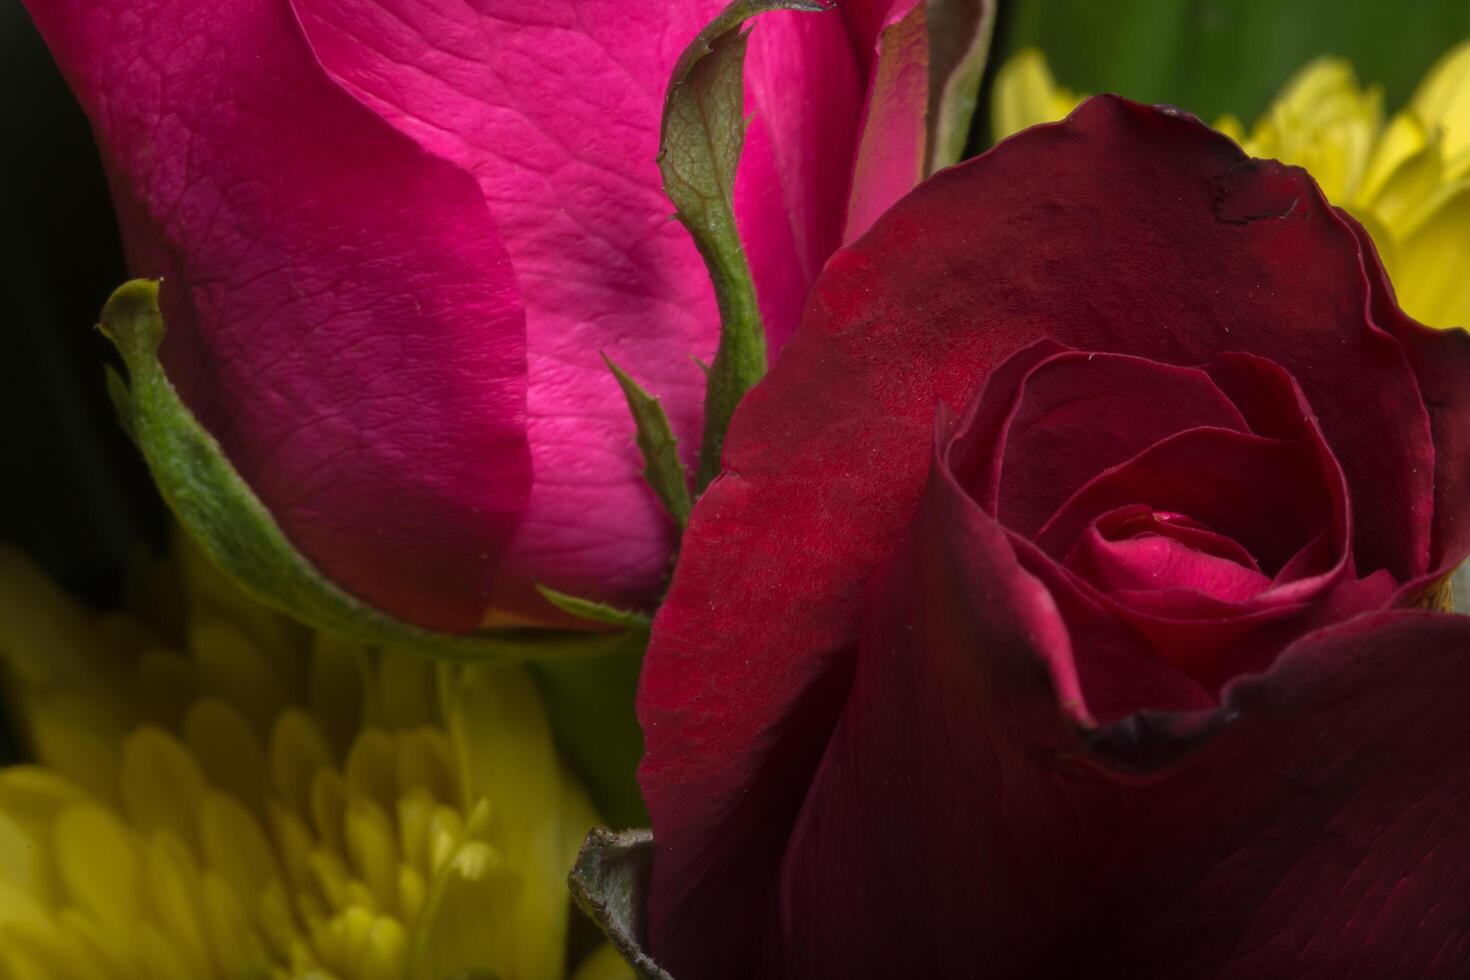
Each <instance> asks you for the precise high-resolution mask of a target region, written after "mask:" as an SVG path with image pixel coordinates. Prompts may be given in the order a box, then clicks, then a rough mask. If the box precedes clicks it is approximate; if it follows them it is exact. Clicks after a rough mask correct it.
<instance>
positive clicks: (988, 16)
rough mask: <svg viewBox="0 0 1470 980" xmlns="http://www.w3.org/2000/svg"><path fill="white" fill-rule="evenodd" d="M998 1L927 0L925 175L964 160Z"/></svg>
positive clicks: (925, 13) (925, 12)
mask: <svg viewBox="0 0 1470 980" xmlns="http://www.w3.org/2000/svg"><path fill="white" fill-rule="evenodd" d="M995 7H996V0H928V3H927V5H926V7H925V11H924V15H925V19H926V24H927V27H928V33H929V110H928V115H929V129H928V142H927V144H926V147H925V161H924V173H925V175H928V174H932V173H934V172H935V171H936V170H941V169H943V168H944V167H947V166H949V165H950V164H952V163H958V162H959V161H960V160H961V159H962V158H963V157H964V155H965V142H966V139H967V138H968V136H969V133H970V120H971V118H972V117H973V116H974V114H975V103H976V100H977V98H978V96H979V90H980V77H981V76H982V75H983V74H984V73H985V63H986V56H987V55H988V54H989V52H990V38H991V34H992V32H993V31H994V29H995Z"/></svg>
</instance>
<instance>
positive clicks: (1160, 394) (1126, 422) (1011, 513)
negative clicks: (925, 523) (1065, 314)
mask: <svg viewBox="0 0 1470 980" xmlns="http://www.w3.org/2000/svg"><path fill="white" fill-rule="evenodd" d="M1198 426H1214V427H1218V428H1223V429H1234V430H1236V431H1240V432H1244V431H1246V423H1245V419H1244V418H1242V416H1241V414H1240V412H1239V411H1238V410H1237V409H1236V407H1235V406H1234V405H1233V404H1232V403H1231V401H1230V399H1229V398H1227V397H1226V396H1225V394H1224V393H1223V392H1222V391H1220V389H1219V388H1218V387H1216V386H1215V383H1214V381H1213V380H1212V379H1211V378H1210V376H1209V375H1208V374H1207V373H1205V372H1204V371H1202V370H1200V369H1199V368H1192V367H1176V366H1174V365H1170V364H1160V363H1158V362H1156V361H1150V360H1147V359H1145V358H1141V357H1130V356H1127V355H1123V354H1105V353H1093V352H1083V351H1066V352H1063V353H1059V354H1056V355H1054V356H1053V357H1050V358H1048V359H1047V360H1045V361H1043V362H1042V363H1040V364H1038V365H1036V366H1035V367H1034V368H1032V370H1031V372H1030V373H1029V374H1028V375H1027V376H1026V380H1025V381H1024V382H1023V387H1022V390H1021V392H1020V396H1019V401H1018V403H1017V404H1016V406H1015V408H1014V410H1013V413H1012V416H1011V419H1010V422H1009V424H1008V425H1007V427H1006V434H1005V437H1004V438H1005V446H1004V451H1003V453H1002V454H1001V456H1000V458H999V460H998V462H999V464H1000V467H1001V477H1000V487H999V499H998V508H997V512H996V516H997V517H998V518H999V519H1000V522H1001V523H1002V524H1004V525H1006V526H1007V527H1009V528H1012V529H1013V530H1016V531H1019V532H1020V533H1022V534H1028V535H1029V534H1034V533H1035V532H1036V531H1037V530H1038V529H1039V528H1040V527H1041V526H1042V524H1044V523H1045V522H1046V520H1047V518H1048V517H1049V516H1050V515H1052V514H1053V513H1055V512H1056V510H1057V508H1058V507H1060V506H1061V504H1062V503H1063V502H1064V501H1065V500H1066V499H1067V498H1068V497H1069V496H1071V495H1072V494H1073V493H1074V492H1075V491H1076V490H1078V489H1079V488H1080V487H1081V486H1082V485H1083V484H1084V483H1086V482H1087V481H1088V480H1089V479H1091V478H1092V477H1093V476H1095V475H1096V474H1097V473H1099V472H1101V471H1102V470H1105V469H1107V468H1108V467H1111V466H1115V465H1117V464H1119V463H1122V462H1124V461H1125V460H1127V459H1129V458H1130V457H1132V456H1135V455H1137V454H1138V453H1140V452H1142V451H1143V450H1145V449H1147V448H1148V447H1149V446H1151V445H1153V444H1154V443H1156V442H1158V441H1159V440H1160V439H1163V438H1165V437H1167V436H1170V435H1173V434H1174V433H1177V432H1179V431H1180V430H1181V429H1185V428H1194V427H1198ZM1079 432H1086V433H1087V435H1086V437H1085V438H1079V437H1078V433H1079Z"/></svg>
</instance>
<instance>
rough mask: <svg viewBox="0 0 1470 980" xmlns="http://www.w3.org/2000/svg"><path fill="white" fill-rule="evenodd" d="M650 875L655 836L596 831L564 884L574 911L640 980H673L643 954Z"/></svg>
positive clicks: (606, 830)
mask: <svg viewBox="0 0 1470 980" xmlns="http://www.w3.org/2000/svg"><path fill="white" fill-rule="evenodd" d="M652 870H653V833H652V832H651V831H648V830H628V831H622V832H616V833H615V832H613V831H610V830H608V829H607V828H605V827H597V828H595V829H594V830H593V831H592V833H590V834H588V835H587V840H586V841H585V842H583V844H582V851H581V853H580V854H578V855H577V864H576V866H575V867H573V868H572V873H571V875H570V876H569V877H568V878H567V884H568V886H569V887H570V888H571V890H572V898H573V899H575V900H576V902H577V905H578V907H580V908H581V909H582V911H583V912H585V913H587V917H588V918H590V919H591V920H592V921H593V922H594V923H596V924H597V927H598V928H599V929H601V930H602V932H603V935H605V936H607V938H608V940H609V941H610V942H611V943H612V944H613V946H614V947H616V948H617V951H618V952H619V953H621V954H622V957H623V959H624V960H626V961H627V963H628V965H629V966H631V967H632V968H633V974H634V976H636V977H637V978H638V980H673V977H672V976H670V975H669V973H668V971H667V970H665V969H663V968H662V967H660V966H659V965H658V964H657V963H655V962H654V960H653V957H652V956H649V955H648V953H647V952H646V951H645V950H644V949H643V941H644V940H643V935H644V908H645V905H646V903H647V900H648V878H649V875H650V873H651V872H652Z"/></svg>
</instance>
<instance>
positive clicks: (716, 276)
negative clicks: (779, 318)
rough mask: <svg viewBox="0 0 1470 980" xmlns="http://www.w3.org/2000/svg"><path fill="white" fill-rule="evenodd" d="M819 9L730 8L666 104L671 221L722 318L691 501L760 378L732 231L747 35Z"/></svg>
mask: <svg viewBox="0 0 1470 980" xmlns="http://www.w3.org/2000/svg"><path fill="white" fill-rule="evenodd" d="M826 9H828V6H827V5H826V4H823V3H818V2H815V0H734V2H733V3H731V4H730V5H729V6H728V7H726V8H725V9H724V11H722V12H721V13H720V15H719V16H718V17H716V18H715V19H714V20H713V21H711V22H710V23H709V24H708V25H707V26H706V27H705V28H704V30H702V31H700V32H699V34H698V35H697V36H696V37H695V38H694V40H693V42H691V43H690V45H689V47H688V48H686V49H685V50H684V53H683V54H682V55H681V56H680V57H679V61H678V63H677V64H676V65H675V66H674V74H673V77H672V78H671V79H670V81H669V88H668V92H667V94H666V95H665V98H664V117H663V130H662V139H661V142H660V146H659V154H658V165H659V170H660V171H662V173H663V178H664V193H666V194H667V195H668V196H669V200H671V201H673V202H674V205H675V207H677V208H678V212H677V213H676V214H675V217H677V218H678V219H679V221H680V222H681V223H682V224H683V225H684V227H685V228H687V229H689V234H690V235H691V236H693V238H694V244H695V246H697V247H698V249H699V254H700V255H702V256H703V257H704V262H705V265H706V266H707V267H708V268H709V274H710V281H711V283H712V284H713V286H714V290H715V302H716V304H717V305H718V306H719V310H720V345H719V348H718V350H717V351H716V353H715V359H714V363H712V364H711V365H710V374H709V385H708V387H707V388H706V390H705V401H704V436H703V441H702V442H701V443H700V447H699V468H698V471H697V473H696V474H695V492H696V493H699V492H702V491H703V490H704V488H705V487H706V486H708V485H709V482H710V481H711V480H713V479H714V478H715V477H716V476H718V475H719V472H720V454H721V451H722V450H723V449H724V445H725V430H726V429H728V428H729V427H730V418H731V416H733V415H734V414H735V406H736V405H738V404H739V403H740V399H741V398H742V397H744V395H745V393H746V392H747V391H749V390H750V389H751V388H752V387H753V386H754V385H755V383H756V382H757V381H759V380H760V379H761V377H762V376H763V375H764V374H765V373H766V332H765V327H764V326H763V325H762V323H761V314H760V308H759V307H758V306H757V304H756V296H755V284H754V283H753V282H752V280H751V277H750V266H749V265H748V264H747V263H746V261H745V251H744V249H742V248H741V247H740V234H739V232H738V231H737V229H736V227H735V206H734V188H735V168H736V165H737V164H739V162H740V149H741V146H742V145H743V144H744V142H745V116H744V107H745V85H744V81H743V79H742V72H743V70H744V67H745V40H746V39H745V35H744V34H742V33H741V31H740V28H741V25H743V24H744V23H745V21H746V20H748V19H750V18H751V17H754V16H755V15H756V14H759V13H764V12H765V11H768V10H805V11H812V12H817V11H822V10H826Z"/></svg>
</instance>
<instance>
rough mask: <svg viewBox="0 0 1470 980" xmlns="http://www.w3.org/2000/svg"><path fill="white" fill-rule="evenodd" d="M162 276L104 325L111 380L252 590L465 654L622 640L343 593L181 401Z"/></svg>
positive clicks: (214, 550)
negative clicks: (116, 372)
mask: <svg viewBox="0 0 1470 980" xmlns="http://www.w3.org/2000/svg"><path fill="white" fill-rule="evenodd" d="M158 289H159V284H158V283H157V282H156V281H149V280H142V279H135V280H133V281H132V282H128V283H124V284H123V285H122V286H120V287H118V289H117V291H116V292H114V293H113V294H112V297H111V298H110V299H109V300H108V301H107V305H106V306H105V307H104V308H103V310H102V318H101V323H99V324H98V326H99V328H100V329H101V330H102V332H103V333H104V334H106V335H107V337H108V338H109V339H110V340H111V341H112V342H113V343H114V344H115V345H117V349H118V351H119V352H120V353H121V354H122V357H123V361H124V362H125V363H126V365H127V369H128V382H127V384H126V385H123V384H122V383H121V379H118V380H116V381H111V382H109V392H110V394H111V396H112V398H113V401H114V403H115V404H116V405H117V406H118V409H119V413H120V415H121V417H122V423H123V426H124V427H125V428H127V429H128V430H129V432H130V434H131V435H132V437H133V440H134V442H136V443H137V445H138V448H139V449H140V450H141V451H142V453H143V458H144V459H145V460H146V461H147V463H148V467H149V469H150V470H152V472H153V479H154V482H155V483H156V484H157V485H158V490H159V492H160V493H161V494H162V495H163V499H164V500H165V501H166V502H167V503H168V505H169V506H170V507H171V508H172V509H173V512H174V514H175V515H177V517H178V519H179V522H180V523H181V524H182V525H183V526H184V528H185V529H186V530H187V531H188V532H189V533H190V534H191V535H192V536H193V537H194V538H195V540H197V541H198V542H199V544H200V545H201V546H202V547H203V548H204V550H205V552H207V553H208V554H209V556H210V557H211V558H212V559H213V560H214V562H215V563H216V564H217V565H219V567H220V568H222V569H224V571H225V572H226V573H228V574H229V575H230V576H231V577H232V578H234V579H235V581H237V582H238V583H239V584H240V585H241V586H242V587H243V588H245V589H246V590H247V591H248V592H250V593H251V594H253V595H255V596H256V597H257V598H259V599H260V600H261V601H263V602H265V603H267V604H269V605H272V606H274V607H276V608H277V609H280V610H282V611H283V612H286V613H288V614H290V615H292V616H295V617H296V618H297V619H300V620H302V621H303V622H305V623H307V624H309V625H311V626H314V627H316V628H318V629H322V630H327V631H330V632H334V633H339V634H342V635H343V636H347V637H350V638H352V639H355V640H359V641H361V642H364V643H372V644H386V645H392V646H397V647H401V648H405V649H411V650H418V651H420V652H423V653H428V654H433V655H435V656H440V657H447V658H450V659H455V660H462V661H485V660H500V661H521V660H536V659H544V658H574V659H580V658H587V657H594V656H598V655H601V654H606V653H608V652H610V651H615V650H618V649H620V648H621V647H622V646H623V645H625V644H626V643H627V640H626V639H624V638H623V637H622V636H620V635H618V634H606V633H587V632H582V631H577V630H537V629H529V628H518V629H504V630H481V631H479V632H476V633H471V634H468V635H464V636H456V635H451V634H447V633H437V632H434V631H431V630H425V629H421V628H420V627H417V626H413V625H411V624H408V623H404V622H402V621H401V620H397V619H394V618H392V617H390V616H387V615H384V614H383V613H381V612H379V611H378V610H376V609H373V608H372V607H370V606H368V605H366V604H364V603H362V602H360V601H359V600H357V599H356V598H354V597H353V596H351V595H349V594H347V593H346V592H344V591H343V590H342V589H341V588H339V587H338V586H337V585H336V584H334V583H333V582H331V581H330V580H329V579H327V578H326V577H325V576H324V575H322V574H321V572H319V571H318V570H317V569H316V568H315V567H314V566H313V565H312V564H311V563H310V562H308V561H307V560H306V559H305V558H304V557H303V556H302V555H301V554H300V553H299V552H298V551H297V550H296V549H295V548H294V547H293V546H292V545H291V543H290V541H288V540H287V539H286V536H285V534H284V533H282V531H281V529H280V527H279V526H278V525H277V524H276V522H275V519H274V518H273V517H271V514H270V512H269V511H268V510H267V509H266V508H265V505H263V504H262V503H261V502H260V500H259V499H258V498H257V497H256V496H255V494H254V492H252V491H251V489H250V487H249V486H248V485H247V484H246V483H245V481H244V480H243V479H241V477H240V475H239V474H238V473H236V472H235V469H234V467H233V466H231V464H230V461H229V459H228V458H226V456H225V454H224V451H223V450H222V449H221V448H220V445H219V443H217V442H216V441H215V439H214V437H213V436H211V435H210V434H209V433H208V432H207V431H205V429H204V427H203V426H201V425H200V424H199V422H198V421H197V420H196V419H195V418H194V415H193V413H192V412H190V411H189V409H188V407H187V406H185V405H184V403H183V401H182V400H180V398H179V396H178V392H176V391H175V390H174V387H173V385H172V384H171V383H170V382H169V380H168V377H167V376H166V375H165V374H164V370H163V365H162V364H160V363H159V361H158V347H159V344H161V343H162V342H163V336H164V332H165V327H164V322H163V314H162V313H161V312H160V310H159V306H158Z"/></svg>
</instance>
